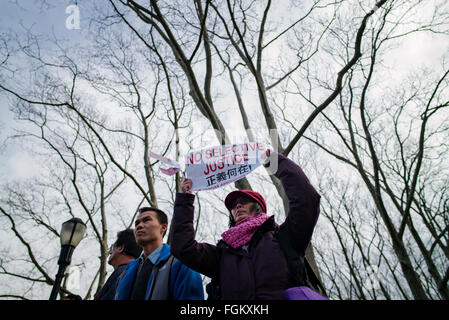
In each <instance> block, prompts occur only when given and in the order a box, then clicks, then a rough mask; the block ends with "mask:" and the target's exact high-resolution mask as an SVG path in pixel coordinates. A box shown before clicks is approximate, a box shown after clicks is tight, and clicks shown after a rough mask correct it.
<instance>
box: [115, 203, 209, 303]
mask: <svg viewBox="0 0 449 320" xmlns="http://www.w3.org/2000/svg"><path fill="white" fill-rule="evenodd" d="M134 225H135V228H134V236H135V238H136V242H137V243H138V244H139V245H140V246H141V247H142V248H143V252H142V254H141V256H140V257H139V258H137V259H135V260H132V261H131V262H129V263H128V266H127V267H126V270H125V272H124V273H123V274H122V276H121V277H120V279H119V280H118V282H117V288H116V293H115V299H116V300H203V299H204V292H203V284H202V281H201V276H200V274H199V273H198V272H195V271H193V270H192V269H190V268H188V267H186V266H185V265H183V264H182V263H181V262H180V261H179V260H177V259H176V258H175V257H173V256H172V255H171V253H170V246H169V245H167V244H165V243H163V241H162V239H163V237H164V235H165V233H166V231H167V228H168V219H167V215H166V214H165V213H164V212H163V211H162V210H159V209H157V208H151V207H144V208H141V209H140V210H139V215H138V216H137V219H136V221H135V224H134Z"/></svg>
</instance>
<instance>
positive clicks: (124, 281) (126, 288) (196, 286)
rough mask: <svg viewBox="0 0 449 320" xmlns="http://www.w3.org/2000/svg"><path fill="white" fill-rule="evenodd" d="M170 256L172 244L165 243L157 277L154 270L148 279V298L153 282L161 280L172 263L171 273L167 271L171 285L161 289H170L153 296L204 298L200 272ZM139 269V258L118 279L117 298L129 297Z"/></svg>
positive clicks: (158, 262)
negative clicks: (166, 268)
mask: <svg viewBox="0 0 449 320" xmlns="http://www.w3.org/2000/svg"><path fill="white" fill-rule="evenodd" d="M170 257H171V254H170V246H169V245H168V244H165V243H164V244H163V245H162V250H161V253H160V256H159V258H158V259H157V261H156V263H155V267H160V269H159V272H158V273H157V276H156V279H153V272H152V273H151V274H150V278H149V279H148V285H147V290H146V294H145V297H146V299H148V298H149V297H148V295H149V292H150V288H151V286H152V284H153V282H155V283H157V282H156V280H159V276H160V277H163V276H161V274H162V270H163V269H164V268H165V267H167V266H169V265H171V270H170V273H169V274H168V273H167V275H169V277H168V279H169V281H168V282H169V286H168V288H166V286H163V287H161V288H160V290H159V291H167V289H168V292H164V293H161V292H154V294H152V298H153V299H170V300H204V291H203V283H202V280H201V276H200V274H199V273H198V272H196V271H193V270H192V269H190V268H187V267H186V266H185V265H183V264H182V263H181V262H180V261H179V260H177V259H174V260H173V261H172V262H171V259H170ZM165 264H167V266H165ZM138 269H139V259H135V260H132V261H130V262H129V263H128V265H127V267H126V270H125V273H124V275H123V276H122V277H120V278H119V279H118V281H117V286H116V294H115V299H116V300H128V299H129V296H130V294H131V290H132V286H133V283H134V279H135V278H136V275H137V270H138ZM155 296H156V297H155ZM162 297H165V298H162Z"/></svg>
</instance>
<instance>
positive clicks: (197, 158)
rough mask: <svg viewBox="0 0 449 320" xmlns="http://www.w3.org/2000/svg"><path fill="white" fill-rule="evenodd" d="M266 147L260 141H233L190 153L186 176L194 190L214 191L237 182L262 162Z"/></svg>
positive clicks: (187, 160)
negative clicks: (232, 142) (237, 142)
mask: <svg viewBox="0 0 449 320" xmlns="http://www.w3.org/2000/svg"><path fill="white" fill-rule="evenodd" d="M265 151H266V149H265V147H264V146H263V145H262V143H259V142H247V143H241V144H229V145H221V146H215V147H209V148H205V149H201V150H195V151H191V152H189V154H188V155H187V157H186V169H185V174H186V177H187V178H189V179H191V180H192V191H198V190H211V189H215V188H219V187H222V186H224V185H227V184H229V183H231V182H234V181H237V180H239V179H241V178H243V177H244V176H246V175H247V174H249V173H250V172H252V171H254V170H255V169H256V168H257V167H259V166H260V165H261V164H262V159H261V156H262V155H263V154H265Z"/></svg>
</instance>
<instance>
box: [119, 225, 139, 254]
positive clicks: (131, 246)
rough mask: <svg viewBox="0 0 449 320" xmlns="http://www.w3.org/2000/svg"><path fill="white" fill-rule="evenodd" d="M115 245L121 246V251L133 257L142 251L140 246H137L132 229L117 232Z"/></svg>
mask: <svg viewBox="0 0 449 320" xmlns="http://www.w3.org/2000/svg"><path fill="white" fill-rule="evenodd" d="M115 246H117V247H120V246H123V247H124V249H123V253H124V254H126V255H128V256H130V257H134V258H138V257H139V256H140V254H141V253H142V247H141V246H139V245H138V244H137V242H136V239H135V238H134V230H133V229H125V230H122V231H119V232H117V241H115Z"/></svg>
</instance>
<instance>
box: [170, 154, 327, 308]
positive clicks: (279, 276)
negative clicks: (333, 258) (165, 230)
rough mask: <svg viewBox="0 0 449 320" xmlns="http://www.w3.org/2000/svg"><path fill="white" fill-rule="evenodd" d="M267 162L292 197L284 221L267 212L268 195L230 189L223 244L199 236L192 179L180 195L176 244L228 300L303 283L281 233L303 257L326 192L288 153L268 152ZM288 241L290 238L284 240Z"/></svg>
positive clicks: (267, 295)
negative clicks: (289, 261) (287, 254)
mask: <svg viewBox="0 0 449 320" xmlns="http://www.w3.org/2000/svg"><path fill="white" fill-rule="evenodd" d="M267 156H268V157H267V159H266V162H265V164H264V166H265V167H267V168H269V169H270V168H271V167H274V166H271V165H270V163H271V164H273V163H275V162H277V168H276V170H275V172H272V173H274V174H275V175H276V177H278V178H279V179H280V180H281V182H282V185H283V187H284V190H285V193H286V195H287V198H288V200H289V212H288V216H287V218H286V220H285V221H284V223H282V224H281V225H280V226H278V225H277V224H276V223H275V221H274V216H268V215H267V206H266V203H265V200H264V198H263V197H262V195H260V194H259V193H257V192H254V191H251V190H238V191H233V192H231V193H229V194H228V195H227V197H226V199H225V206H226V208H227V209H228V210H229V212H230V215H229V226H230V228H229V229H228V230H227V231H225V232H224V233H223V234H222V239H221V240H220V241H219V242H218V243H217V245H212V244H208V243H198V242H197V241H195V240H194V229H193V215H194V206H193V203H194V199H195V196H194V195H193V194H192V193H191V189H192V181H191V180H189V179H185V180H184V181H183V182H182V185H181V189H182V193H177V194H176V200H175V208H174V215H173V219H172V230H171V249H172V253H173V255H174V256H175V257H177V258H178V259H179V260H181V261H182V262H183V263H184V264H185V265H187V266H188V267H190V268H192V269H194V270H196V271H198V272H200V273H202V274H204V275H206V276H207V277H210V278H212V279H213V280H214V281H215V284H214V289H219V290H215V294H217V295H218V298H219V299H223V300H278V299H285V297H286V295H285V294H284V292H285V291H286V290H287V289H288V288H291V287H294V286H296V285H297V283H296V282H295V279H294V275H292V273H291V272H290V270H289V267H288V264H287V259H286V257H285V255H284V252H283V251H282V250H281V247H280V242H279V239H278V237H279V235H280V234H282V235H285V237H284V239H287V241H288V242H289V244H290V245H291V247H292V248H293V249H294V251H295V252H297V253H298V254H299V256H300V257H301V259H302V258H303V257H304V255H305V250H306V248H307V246H308V244H309V242H310V239H311V237H312V233H313V229H314V227H315V224H316V222H317V219H318V215H319V202H320V195H319V194H318V193H317V191H316V190H315V189H314V188H313V187H312V185H311V184H310V183H309V180H308V179H307V177H306V176H305V174H304V172H303V171H302V170H301V168H300V167H299V166H298V165H296V164H295V163H294V162H293V161H291V160H290V159H288V158H287V157H285V156H283V155H281V154H279V153H276V152H271V154H270V150H268V151H267ZM283 243H284V241H283Z"/></svg>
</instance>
